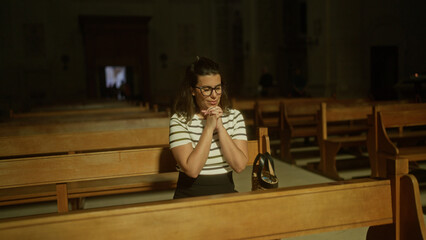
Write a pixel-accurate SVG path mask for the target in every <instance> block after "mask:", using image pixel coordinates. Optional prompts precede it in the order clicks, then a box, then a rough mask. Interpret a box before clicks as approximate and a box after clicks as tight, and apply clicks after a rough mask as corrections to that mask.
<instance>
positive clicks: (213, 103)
mask: <svg viewBox="0 0 426 240" xmlns="http://www.w3.org/2000/svg"><path fill="white" fill-rule="evenodd" d="M209 104H210V105H216V104H217V102H216V101H212V102H209Z"/></svg>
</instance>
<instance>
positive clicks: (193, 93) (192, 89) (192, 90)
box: [191, 88, 195, 96]
mask: <svg viewBox="0 0 426 240" xmlns="http://www.w3.org/2000/svg"><path fill="white" fill-rule="evenodd" d="M191 94H192V96H195V88H191Z"/></svg>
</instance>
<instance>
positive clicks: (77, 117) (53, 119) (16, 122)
mask: <svg viewBox="0 0 426 240" xmlns="http://www.w3.org/2000/svg"><path fill="white" fill-rule="evenodd" d="M169 115H170V114H169V112H167V111H162V112H151V111H136V112H132V111H130V112H122V113H90V114H74V115H68V116H47V117H29V118H17V119H11V120H9V121H5V122H2V123H1V124H0V125H2V126H8V125H9V126H21V125H31V124H52V123H60V124H61V123H70V122H89V121H91V122H94V121H106V120H119V119H140V118H158V117H167V116H169Z"/></svg>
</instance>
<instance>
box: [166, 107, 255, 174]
mask: <svg viewBox="0 0 426 240" xmlns="http://www.w3.org/2000/svg"><path fill="white" fill-rule="evenodd" d="M222 123H223V126H224V127H225V129H226V131H227V132H228V134H229V136H231V138H232V139H239V140H247V133H246V127H245V123H244V118H243V115H242V114H241V113H240V112H239V111H238V110H235V109H230V110H229V113H228V114H224V115H223V116H222ZM205 124H206V120H205V119H201V118H200V117H199V116H197V115H194V116H193V117H192V119H191V121H189V122H188V123H186V121H185V118H183V117H178V116H177V114H174V115H173V116H172V117H171V119H170V135H169V143H170V148H174V147H177V146H181V145H184V144H188V143H192V147H193V148H195V146H196V145H197V144H198V141H199V140H200V137H201V133H202V132H203V129H204V126H205ZM177 169H178V171H179V170H180V169H179V166H178V167H177ZM230 171H232V168H231V167H230V166H229V164H228V163H227V162H226V160H225V159H224V157H223V155H222V151H221V149H220V143H219V137H218V134H217V132H216V131H215V132H214V133H213V139H212V144H211V146H210V152H209V156H208V159H207V161H206V164H205V165H204V167H203V169H202V170H201V172H200V175H214V174H223V173H227V172H230Z"/></svg>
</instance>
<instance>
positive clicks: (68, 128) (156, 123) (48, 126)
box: [0, 115, 170, 137]
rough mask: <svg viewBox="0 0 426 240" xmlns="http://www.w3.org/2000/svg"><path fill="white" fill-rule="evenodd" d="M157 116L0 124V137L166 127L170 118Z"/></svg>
mask: <svg viewBox="0 0 426 240" xmlns="http://www.w3.org/2000/svg"><path fill="white" fill-rule="evenodd" d="M158 116H160V117H152V118H151V117H149V118H136V119H117V120H105V121H103V120H99V121H85V122H65V123H39V124H37V123H34V124H27V125H12V126H11V125H2V124H0V136H1V137H8V136H26V135H37V134H52V133H73V132H99V131H110V130H124V129H135V128H158V127H168V126H169V122H170V117H168V116H166V115H163V116H162V115H158Z"/></svg>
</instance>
